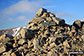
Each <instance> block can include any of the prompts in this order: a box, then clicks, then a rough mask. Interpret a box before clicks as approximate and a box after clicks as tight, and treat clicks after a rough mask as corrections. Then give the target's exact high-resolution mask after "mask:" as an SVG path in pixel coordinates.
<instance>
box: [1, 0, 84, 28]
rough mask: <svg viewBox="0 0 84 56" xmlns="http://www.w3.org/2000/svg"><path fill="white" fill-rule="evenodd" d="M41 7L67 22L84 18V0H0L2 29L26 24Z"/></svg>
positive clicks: (71, 22) (70, 22)
mask: <svg viewBox="0 0 84 56" xmlns="http://www.w3.org/2000/svg"><path fill="white" fill-rule="evenodd" d="M40 8H45V9H47V11H49V12H52V13H54V14H55V15H56V17H59V18H62V19H64V20H65V21H66V23H67V24H73V22H74V21H75V20H83V19H84V0H0V29H9V28H13V27H22V26H26V25H27V23H28V22H29V21H30V20H31V19H32V18H34V17H35V14H36V12H37V11H38V10H39V9H40Z"/></svg>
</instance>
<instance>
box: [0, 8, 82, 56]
mask: <svg viewBox="0 0 84 56" xmlns="http://www.w3.org/2000/svg"><path fill="white" fill-rule="evenodd" d="M83 51H84V22H81V21H80V20H76V21H75V22H74V23H73V24H72V25H68V24H66V23H65V20H64V19H60V18H58V17H56V16H55V15H54V14H53V13H51V12H48V11H47V10H46V9H44V8H41V9H39V10H38V12H37V13H36V15H35V17H34V18H32V19H31V21H30V22H28V24H27V26H25V28H21V30H20V31H18V32H17V34H16V35H15V36H13V37H10V36H9V35H6V34H3V35H1V36H0V56H4V55H5V54H6V55H7V54H8V55H9V56H11V55H12V56H69V54H68V53H69V52H83ZM83 56H84V55H83Z"/></svg>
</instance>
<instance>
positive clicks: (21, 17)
mask: <svg viewBox="0 0 84 56" xmlns="http://www.w3.org/2000/svg"><path fill="white" fill-rule="evenodd" d="M17 19H19V20H26V17H25V16H19V17H17Z"/></svg>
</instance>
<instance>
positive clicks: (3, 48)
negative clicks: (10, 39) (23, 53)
mask: <svg viewBox="0 0 84 56" xmlns="http://www.w3.org/2000/svg"><path fill="white" fill-rule="evenodd" d="M4 51H6V46H5V45H3V46H0V54H1V53H3V52H4Z"/></svg>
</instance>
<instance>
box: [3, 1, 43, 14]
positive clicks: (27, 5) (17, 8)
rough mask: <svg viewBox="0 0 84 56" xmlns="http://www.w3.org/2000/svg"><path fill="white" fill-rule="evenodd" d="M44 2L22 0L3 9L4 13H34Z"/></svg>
mask: <svg viewBox="0 0 84 56" xmlns="http://www.w3.org/2000/svg"><path fill="white" fill-rule="evenodd" d="M42 3H43V2H41V1H27V0H22V1H19V2H18V3H16V4H14V5H11V6H10V7H8V8H6V9H5V10H4V11H3V14H6V15H12V14H16V13H33V12H35V11H36V10H37V9H38V8H39V7H40V5H41V4H42Z"/></svg>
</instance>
